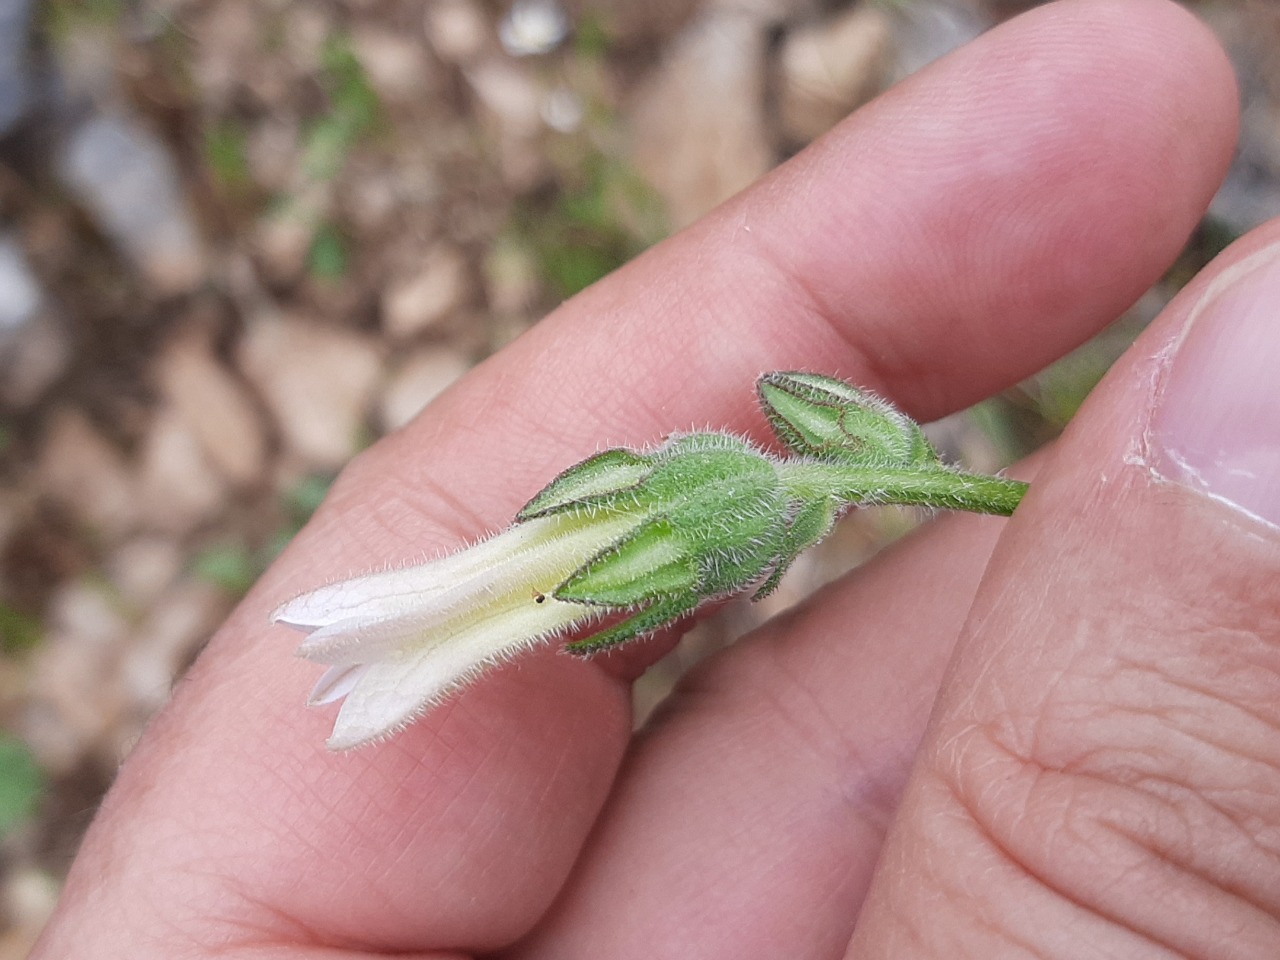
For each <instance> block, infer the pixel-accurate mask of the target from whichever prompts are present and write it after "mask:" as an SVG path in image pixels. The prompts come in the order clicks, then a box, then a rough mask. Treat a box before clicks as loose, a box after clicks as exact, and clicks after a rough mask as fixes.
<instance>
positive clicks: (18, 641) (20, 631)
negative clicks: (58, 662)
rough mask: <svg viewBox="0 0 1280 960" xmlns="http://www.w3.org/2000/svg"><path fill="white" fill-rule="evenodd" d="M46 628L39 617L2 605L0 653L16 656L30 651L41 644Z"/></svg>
mask: <svg viewBox="0 0 1280 960" xmlns="http://www.w3.org/2000/svg"><path fill="white" fill-rule="evenodd" d="M43 633H44V628H43V626H42V625H41V623H40V618H39V617H34V616H32V615H31V614H29V613H23V612H22V611H21V610H16V609H14V608H13V607H12V606H10V605H9V604H7V603H0V653H7V654H15V653H22V652H23V651H26V650H30V649H31V648H32V647H34V646H35V645H36V644H38V643H39V642H40V637H41V636H42V635H43Z"/></svg>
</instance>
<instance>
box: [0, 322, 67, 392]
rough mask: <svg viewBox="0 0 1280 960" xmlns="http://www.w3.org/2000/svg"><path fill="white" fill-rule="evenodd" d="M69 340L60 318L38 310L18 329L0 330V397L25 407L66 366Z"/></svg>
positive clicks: (60, 374) (57, 376) (58, 375)
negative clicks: (4, 331)
mask: <svg viewBox="0 0 1280 960" xmlns="http://www.w3.org/2000/svg"><path fill="white" fill-rule="evenodd" d="M70 360H71V342H70V339H69V337H68V336H67V329H66V326H65V324H64V323H63V321H62V318H61V317H60V316H59V315H58V314H55V313H54V312H53V311H52V310H51V309H45V310H41V311H40V312H39V313H38V314H36V316H35V318H34V319H33V320H31V321H30V322H28V323H27V324H26V325H25V326H24V327H22V328H21V329H19V330H14V331H12V332H11V333H8V334H3V333H0V398H2V399H3V400H4V401H5V402H6V403H9V404H11V405H13V406H15V407H26V406H30V405H31V404H33V403H35V401H36V400H37V399H38V398H39V397H40V395H41V394H43V393H44V391H45V390H46V389H48V388H49V386H50V385H52V384H53V382H54V381H55V380H57V379H58V378H59V377H60V376H62V374H63V373H64V372H65V371H66V369H67V364H68V363H69V362H70Z"/></svg>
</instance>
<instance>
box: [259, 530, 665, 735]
mask: <svg viewBox="0 0 1280 960" xmlns="http://www.w3.org/2000/svg"><path fill="white" fill-rule="evenodd" d="M642 521H643V517H642V516H636V515H618V514H611V515H595V516H592V515H589V514H584V513H556V514H552V515H550V516H545V517H538V518H534V519H531V520H527V521H525V522H523V523H519V524H516V525H515V526H514V527H512V528H511V529H509V530H508V531H506V532H505V533H503V534H500V535H498V536H496V537H493V538H492V539H489V540H486V541H483V542H481V543H478V544H476V545H475V546H473V547H470V548H469V549H466V550H463V551H460V552H458V553H455V554H452V555H450V556H447V557H443V558H441V559H439V560H435V561H432V562H430V563H426V564H421V565H418V566H412V567H405V568H403V569H399V570H390V571H386V572H383V573H374V574H369V575H367V576H362V577H356V578H355V579H352V580H344V581H342V582H340V583H333V584H330V585H328V586H325V587H321V588H319V589H318V590H313V591H311V592H310V593H306V594H303V595H302V596H300V597H297V598H296V599H294V600H290V601H289V602H288V603H286V604H284V605H283V606H281V607H280V608H279V609H278V610H276V612H275V613H274V614H273V615H272V618H271V619H272V622H273V623H281V624H284V625H286V626H290V627H295V628H297V629H299V630H305V631H306V632H307V638H306V639H305V640H303V641H302V644H301V646H300V647H299V648H298V655H299V656H301V657H304V658H306V659H308V660H316V661H319V662H321V663H328V664H332V667H331V668H330V669H329V671H328V672H327V673H325V675H324V676H323V677H322V678H321V679H320V682H319V683H318V684H317V685H316V688H315V690H314V691H313V692H312V694H311V699H310V704H311V705H312V706H318V705H321V704H326V703H332V702H334V701H336V700H340V699H341V700H343V704H342V708H341V710H340V711H339V712H338V719H337V722H336V723H335V725H334V728H333V735H332V736H331V737H330V738H329V746H330V748H331V749H334V750H345V749H348V748H350V747H355V746H358V745H360V744H362V743H367V742H369V741H371V740H376V739H378V738H379V737H382V736H386V735H388V734H390V733H393V732H395V731H396V730H399V729H400V728H402V727H404V726H405V725H407V724H408V723H409V722H410V721H412V720H413V719H414V718H415V717H416V716H418V715H419V714H421V713H422V712H424V711H425V710H427V709H428V708H429V707H430V706H432V705H433V704H436V703H439V702H440V701H442V700H443V699H445V698H446V697H448V696H449V694H450V693H452V692H453V691H454V690H456V689H458V688H459V687H460V686H462V685H464V684H465V683H467V682H468V681H469V680H472V679H474V678H475V677H476V676H477V675H479V674H480V673H481V672H482V671H483V670H484V669H485V668H487V667H489V666H491V665H493V664H495V663H498V662H500V661H502V660H503V659H505V658H507V657H510V656H512V655H514V654H516V653H519V652H521V651H523V650H526V649H528V648H529V647H532V646H534V645H535V644H538V643H540V642H544V641H546V640H549V639H551V638H553V637H555V636H557V635H559V634H561V633H563V632H565V631H567V630H569V629H571V628H573V627H575V626H578V625H580V624H582V623H585V622H587V621H589V620H591V619H592V618H593V617H594V616H595V615H596V614H597V613H598V612H599V609H598V608H597V607H593V606H589V605H586V604H580V603H567V602H563V601H560V600H557V599H556V598H555V597H553V596H552V592H553V591H554V590H555V588H556V587H557V586H558V585H559V584H561V583H562V582H564V580H565V579H566V578H567V577H568V576H569V575H570V574H572V573H573V572H574V571H575V570H577V569H578V568H580V567H581V566H582V565H583V564H584V563H586V562H587V561H588V560H590V559H591V558H592V557H593V556H595V555H596V554H598V553H599V552H600V551H601V550H604V549H605V548H607V547H609V546H610V545H612V544H614V543H616V542H617V541H618V540H619V538H621V537H623V536H625V535H626V534H627V533H629V532H631V531H632V530H633V529H635V527H636V526H637V525H638V524H639V523H641V522H642Z"/></svg>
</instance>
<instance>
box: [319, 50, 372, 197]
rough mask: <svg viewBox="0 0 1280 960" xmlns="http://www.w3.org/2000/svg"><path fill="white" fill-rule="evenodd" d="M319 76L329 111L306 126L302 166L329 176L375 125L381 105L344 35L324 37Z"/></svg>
mask: <svg viewBox="0 0 1280 960" xmlns="http://www.w3.org/2000/svg"><path fill="white" fill-rule="evenodd" d="M319 80H320V85H321V86H322V87H323V88H324V90H325V93H326V94H327V95H328V97H329V111H328V113H326V114H325V115H324V116H322V117H319V118H317V119H316V120H315V121H314V122H313V123H312V124H311V126H310V127H309V129H308V130H307V133H306V139H305V142H304V144H303V169H304V170H306V172H307V176H309V177H311V178H312V179H315V180H331V179H333V178H334V177H336V176H337V175H338V174H339V173H341V172H342V168H343V167H344V166H345V165H346V163H347V156H348V155H349V154H350V153H351V150H352V149H353V148H354V147H355V145H356V144H357V143H359V142H360V141H361V139H363V138H364V137H365V136H367V135H368V134H370V133H371V132H372V131H373V130H374V128H375V127H376V126H377V123H378V119H379V115H380V108H379V103H378V95H377V93H375V92H374V89H373V87H372V86H371V85H370V83H369V78H368V77H367V76H366V75H365V72H364V67H362V66H361V65H360V61H359V60H358V59H357V58H356V55H355V53H354V52H353V51H352V49H351V44H350V42H349V41H348V40H347V38H346V37H345V36H342V35H335V36H332V37H330V38H329V39H328V40H327V41H326V43H325V47H324V56H323V61H322V68H321V73H320V77H319Z"/></svg>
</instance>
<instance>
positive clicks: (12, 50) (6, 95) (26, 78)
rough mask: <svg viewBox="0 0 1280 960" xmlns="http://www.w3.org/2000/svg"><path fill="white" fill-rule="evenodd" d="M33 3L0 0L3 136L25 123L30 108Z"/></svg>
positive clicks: (0, 129) (0, 118) (0, 131)
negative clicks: (30, 37)
mask: <svg viewBox="0 0 1280 960" xmlns="http://www.w3.org/2000/svg"><path fill="white" fill-rule="evenodd" d="M31 6H32V4H31V0H0V136H3V135H4V134H5V133H7V132H8V131H9V129H10V128H11V127H12V126H14V125H15V124H16V123H17V122H18V121H19V120H21V119H22V116H23V114H25V113H26V112H27V109H28V107H29V106H30V105H31V79H30V73H29V66H28V62H27V40H28V35H27V30H28V28H29V27H30V26H31Z"/></svg>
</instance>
